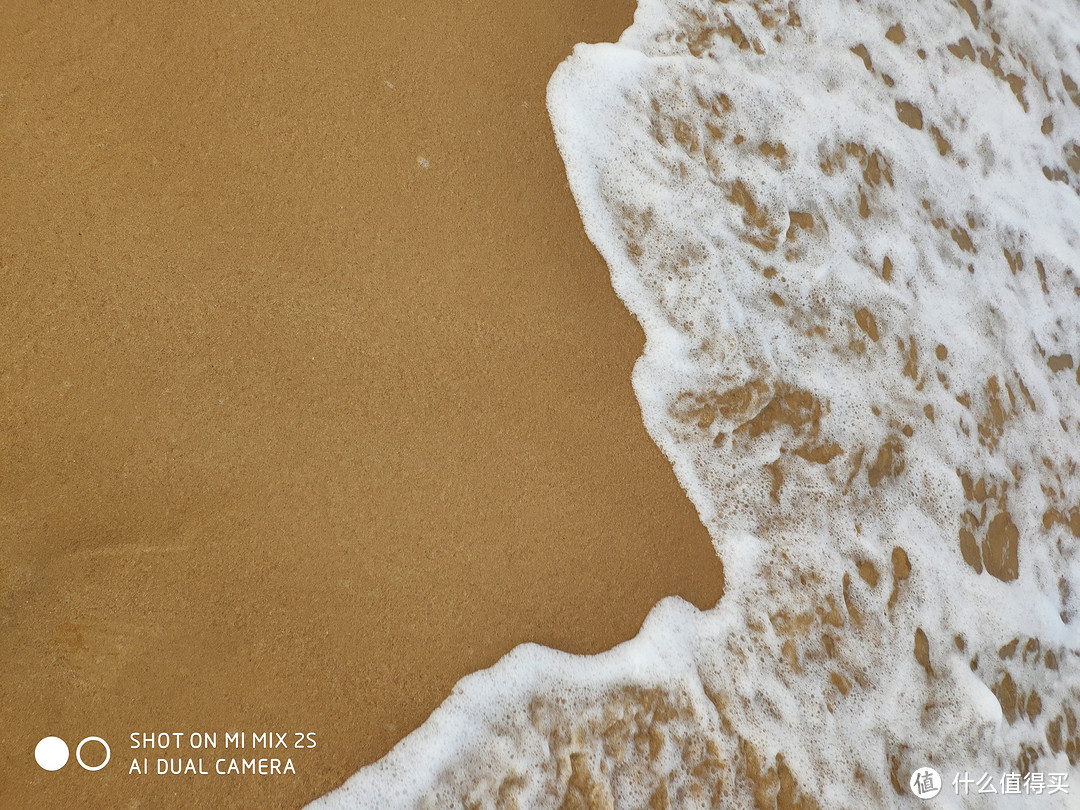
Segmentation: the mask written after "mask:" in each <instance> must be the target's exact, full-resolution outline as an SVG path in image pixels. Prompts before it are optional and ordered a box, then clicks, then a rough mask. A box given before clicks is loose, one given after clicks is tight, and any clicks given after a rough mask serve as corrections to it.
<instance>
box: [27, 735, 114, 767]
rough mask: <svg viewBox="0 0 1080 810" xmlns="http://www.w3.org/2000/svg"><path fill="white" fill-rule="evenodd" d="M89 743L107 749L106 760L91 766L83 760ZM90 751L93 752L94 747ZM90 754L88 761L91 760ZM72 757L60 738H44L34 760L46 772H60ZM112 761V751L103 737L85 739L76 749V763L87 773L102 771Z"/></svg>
mask: <svg viewBox="0 0 1080 810" xmlns="http://www.w3.org/2000/svg"><path fill="white" fill-rule="evenodd" d="M87 743H99V744H100V745H101V747H102V748H104V749H105V758H104V759H102V760H101V762H99V763H97V764H96V765H91V764H89V763H87V761H86V759H83V748H84V747H85V746H86V744H87ZM90 750H91V751H93V747H92V748H91V749H90ZM89 753H90V752H88V756H87V759H89V758H90V756H89ZM70 756H71V752H70V750H69V749H68V745H67V743H66V742H64V741H63V740H62V739H60V738H59V737H43V738H42V739H41V740H40V741H39V742H38V744H37V745H36V746H35V747H34V759H35V760H37V764H38V765H40V766H41V767H42V768H43V769H44V770H46V771H58V770H60V769H61V768H63V767H64V766H65V765H66V764H67V761H68V758H69V757H70ZM110 759H112V749H111V748H109V744H108V743H107V742H105V740H103V739H101V737H84V738H83V739H82V740H81V741H80V742H79V744H78V746H76V748H75V761H76V762H78V763H79V765H80V767H82V769H83V770H85V771H100V770H101V769H102V768H104V767H105V766H106V765H108V764H109V760H110Z"/></svg>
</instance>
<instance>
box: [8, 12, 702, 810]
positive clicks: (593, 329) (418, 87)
mask: <svg viewBox="0 0 1080 810" xmlns="http://www.w3.org/2000/svg"><path fill="white" fill-rule="evenodd" d="M8 8H9V10H8V11H5V14H4V15H3V19H2V20H0V26H2V28H0V53H3V56H2V57H0V348H2V349H3V351H2V352H0V600H2V601H0V752H2V753H0V770H2V772H3V773H4V777H3V780H2V781H0V805H3V806H5V807H23V806H35V807H74V806H80V807H136V806H140V807H155V808H156V807H225V806H234V807H240V806H251V807H255V806H258V807H296V806H298V805H300V804H301V803H303V802H304V801H307V800H309V799H311V798H314V797H315V796H317V795H320V794H321V793H323V792H325V791H327V790H329V789H330V788H332V787H335V786H336V785H338V784H339V783H340V782H341V781H342V780H343V779H344V778H346V777H347V776H348V775H349V774H351V773H352V772H353V771H355V770H356V769H357V768H359V767H360V766H362V765H364V764H365V763H368V762H371V761H373V760H375V759H377V758H378V757H380V756H381V755H382V754H384V753H385V752H386V751H387V750H389V748H390V747H391V746H392V745H393V744H394V743H395V742H396V741H398V740H399V739H400V738H401V737H403V736H404V735H405V734H407V733H408V732H409V731H411V730H412V729H413V728H415V727H416V726H417V725H419V724H420V723H421V722H423V720H424V719H425V718H426V717H427V716H428V714H429V713H430V712H431V711H432V710H433V709H434V708H435V707H436V706H438V704H439V703H440V702H441V701H442V700H443V699H444V698H445V697H446V696H447V695H448V694H449V692H450V690H451V688H452V687H453V685H454V683H455V682H456V681H457V680H458V679H459V678H461V677H462V676H464V675H466V674H468V673H469V672H472V671H474V670H477V669H479V668H482V667H486V666H489V665H490V664H492V663H494V662H495V661H496V660H497V659H498V658H499V657H500V656H501V655H503V654H504V653H506V652H507V651H509V650H510V649H511V648H512V647H513V646H514V645H515V644H518V643H520V642H524V641H536V642H540V643H543V644H547V645H551V646H554V647H558V648H560V649H564V650H570V651H573V652H598V651H600V650H603V649H606V648H608V647H610V646H612V645H614V644H616V643H618V642H619V641H622V640H625V639H627V638H629V637H630V636H632V635H633V634H634V633H635V632H636V631H637V629H638V626H639V625H640V623H641V621H642V619H643V618H644V616H645V614H646V613H647V611H648V610H649V608H650V607H651V606H652V605H653V604H654V603H655V602H656V601H657V600H658V599H660V598H662V597H663V596H665V595H668V594H680V595H682V596H683V597H685V598H687V599H689V600H691V601H692V602H694V603H695V604H697V605H698V606H700V607H707V606H709V605H711V604H713V603H714V602H715V600H716V599H717V598H718V595H719V593H720V591H721V588H722V574H721V571H720V566H719V562H718V561H717V560H716V557H715V555H714V553H713V550H712V547H711V544H710V542H709V538H708V536H707V534H706V532H705V530H704V528H703V527H702V526H701V525H700V523H699V521H698V519H697V516H696V515H695V513H694V510H693V509H692V507H691V506H690V504H689V502H688V501H687V500H686V498H685V496H684V495H683V493H682V492H681V490H680V489H679V486H678V484H677V482H676V480H675V477H674V474H673V473H672V471H671V469H670V466H669V465H668V463H667V461H666V460H665V459H664V458H663V457H662V455H661V454H660V452H659V451H658V450H657V449H656V447H655V446H654V445H653V444H652V442H651V441H650V440H649V438H648V436H647V435H646V433H645V431H644V429H643V427H642V425H641V417H640V412H639V409H638V405H637V403H636V401H635V400H634V396H633V392H632V390H631V386H630V374H631V368H632V366H633V362H634V359H635V358H636V357H637V356H638V354H639V353H640V350H641V344H642V334H641V332H640V330H639V328H638V327H637V325H636V324H635V323H634V321H633V319H632V318H631V316H630V315H629V314H628V313H627V312H626V311H625V310H624V309H623V307H622V305H621V304H620V302H619V301H618V299H617V298H616V296H615V294H614V293H613V292H612V290H611V288H610V282H609V279H608V274H607V270H606V268H605V266H604V264H603V262H602V260H601V259H600V257H599V255H598V254H597V253H596V252H595V251H594V250H593V248H592V247H591V245H590V244H589V243H588V241H587V240H586V237H585V235H584V232H583V230H582V227H581V223H580V220H579V219H578V214H577V211H576V209H575V207H574V203H573V200H572V198H571V196H570V193H569V191H568V189H567V186H566V183H565V178H564V174H563V167H562V164H561V162H560V159H559V155H558V153H557V151H556V149H555V144H554V140H553V138H552V135H551V131H550V125H549V122H548V118H547V113H546V110H545V106H544V92H545V85H546V83H547V80H548V77H549V76H550V74H551V72H552V70H553V69H554V67H555V65H556V64H557V63H558V62H559V61H560V60H561V59H562V58H563V57H564V56H565V55H567V54H568V53H569V52H570V50H571V48H572V46H573V44H574V43H575V42H578V41H600V40H611V39H614V38H615V37H617V36H618V34H619V33H620V32H621V30H622V29H623V28H625V27H626V25H628V24H629V22H630V20H631V17H632V11H633V3H632V2H630V1H629V0H608V1H607V2H604V3H602V4H589V5H588V6H586V7H581V6H580V4H577V3H573V2H570V1H569V0H551V2H544V3H530V4H507V3H499V2H494V1H493V0H483V2H477V3H472V4H468V6H467V8H464V9H457V8H455V7H454V5H453V4H445V3H434V2H422V3H415V2H413V3H404V2H390V3H365V4H362V5H361V7H359V8H357V7H355V6H354V5H353V4H349V3H336V4H335V3H310V2H308V3H302V2H296V1H294V0H290V2H284V3H275V4H272V6H267V5H264V4H239V3H238V4H232V5H231V6H230V7H228V8H222V7H221V6H219V5H218V4H190V5H185V6H183V7H180V6H176V5H173V4H163V5H160V6H159V8H157V9H153V10H152V9H148V8H147V7H146V6H145V4H140V3H132V2H105V3H94V4H63V3H59V4H50V5H48V6H44V7H39V6H38V4H32V3H16V4H9V6H8ZM241 729H242V730H246V731H248V732H249V733H250V732H252V731H266V730H272V731H278V732H314V733H315V734H316V740H317V742H318V747H317V748H316V749H314V750H310V751H300V752H295V751H294V752H291V755H292V756H293V760H294V763H295V768H296V774H295V775H290V776H275V777H270V776H262V777H259V776H255V777H253V776H243V777H240V776H232V777H223V776H216V775H209V776H196V775H192V776H156V775H150V776H141V777H140V776H136V775H129V773H128V770H129V766H130V764H131V760H132V758H133V756H136V755H138V756H139V757H140V758H141V757H143V756H147V757H148V758H149V759H150V762H151V767H153V762H154V759H155V758H156V757H157V756H168V755H169V752H165V753H161V752H156V751H148V752H133V751H130V750H129V749H128V748H127V745H128V744H129V743H128V737H127V735H128V734H130V733H131V732H161V731H166V732H173V731H183V732H191V731H210V732H214V731H216V732H218V733H219V734H223V733H224V732H225V731H231V730H241ZM50 734H55V735H59V736H61V737H63V738H64V739H66V740H67V741H68V742H69V744H72V747H74V745H73V743H74V742H76V741H78V740H79V739H81V738H82V737H85V736H87V735H91V734H93V735H98V736H101V737H104V738H106V739H107V740H109V741H110V743H112V746H113V761H112V763H110V765H109V766H108V767H107V768H106V769H105V770H103V771H101V772H99V773H94V774H92V773H87V772H85V771H82V770H81V769H80V768H78V767H77V766H76V765H75V764H74V761H72V762H71V763H69V765H68V766H67V767H65V768H64V769H62V770H60V771H57V772H55V773H48V772H46V771H43V770H40V769H38V768H37V766H36V765H35V764H34V762H33V758H32V751H33V748H34V745H35V744H36V742H37V741H38V740H39V739H40V738H41V737H43V736H46V735H50ZM73 753H74V752H73ZM245 753H246V754H248V755H250V752H245ZM191 754H192V752H190V751H187V750H185V751H183V752H182V754H181V755H183V756H189V755H191ZM176 755H177V754H176V753H175V752H172V756H176ZM217 755H220V753H219V754H217ZM274 755H276V756H283V754H282V752H277V753H276V754H274ZM213 756H214V754H210V755H209V756H208V757H207V762H208V763H211V762H212V759H213Z"/></svg>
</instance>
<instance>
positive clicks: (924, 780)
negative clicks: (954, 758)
mask: <svg viewBox="0 0 1080 810" xmlns="http://www.w3.org/2000/svg"><path fill="white" fill-rule="evenodd" d="M910 785H911V792H912V793H914V794H915V795H916V796H918V797H919V798H920V799H932V798H934V797H935V796H937V795H938V794H939V793H940V792H941V774H940V773H938V772H937V771H935V770H934V769H933V768H931V767H929V766H923V767H922V768H919V770H917V771H915V773H913V774H912V775H911V782H910Z"/></svg>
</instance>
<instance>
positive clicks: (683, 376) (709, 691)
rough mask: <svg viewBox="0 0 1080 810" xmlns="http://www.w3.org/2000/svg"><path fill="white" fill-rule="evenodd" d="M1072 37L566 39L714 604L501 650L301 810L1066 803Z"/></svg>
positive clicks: (1072, 477)
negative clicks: (954, 779) (960, 783)
mask: <svg viewBox="0 0 1080 810" xmlns="http://www.w3.org/2000/svg"><path fill="white" fill-rule="evenodd" d="M1077 41H1080V13H1078V11H1077V7H1076V5H1075V3H1070V2H1064V1H1062V2H1045V3H1040V4H1038V5H1033V4H1024V3H1020V2H1018V0H1013V1H1012V2H1002V0H998V1H997V2H994V3H993V4H991V3H989V2H981V3H978V4H977V3H975V2H974V0H960V2H959V4H958V5H949V4H930V3H918V4H909V3H896V2H889V1H888V0H878V1H877V2H871V1H870V0H865V1H864V2H847V3H843V4H842V9H841V8H839V7H838V6H837V4H836V3H825V2H812V1H811V0H807V2H801V3H800V2H770V1H769V0H759V1H758V2H748V1H747V0H731V2H721V3H713V2H695V1H694V0H642V2H641V3H640V4H639V7H638V10H637V13H636V15H635V20H634V25H633V26H632V27H631V28H630V29H628V30H627V31H626V32H625V33H624V34H623V36H622V38H621V39H620V41H619V42H618V43H615V44H602V45H579V46H577V47H576V48H575V49H574V53H573V55H572V56H571V57H570V58H569V59H567V60H566V61H565V62H564V63H563V64H562V65H560V66H559V68H558V70H557V71H556V72H555V75H554V76H553V77H552V79H551V83H550V85H549V88H548V108H549V112H550V115H551V119H552V123H553V126H554V129H555V134H556V139H557V142H558V145H559V149H560V152H561V153H562V156H563V159H564V161H565V164H566V169H567V177H568V179H569V182H570V185H571V189H572V190H573V193H574V196H575V199H576V201H577V204H578V207H579V210H580V212H581V216H582V220H583V222H584V224H585V227H586V231H587V232H588V234H589V237H590V239H592V241H593V242H594V243H595V244H596V246H597V248H598V249H599V250H600V252H601V253H602V255H603V256H604V258H605V260H606V261H607V263H608V266H609V268H610V270H611V277H612V283H613V285H614V287H615V290H616V292H617V293H618V294H619V296H620V297H621V298H622V299H623V301H624V302H625V303H626V305H627V307H628V308H629V309H630V310H631V311H632V312H633V313H634V315H635V316H636V317H637V318H638V319H639V321H640V322H641V324H642V326H643V328H644V330H645V333H646V336H647V344H646V347H645V351H644V354H643V356H642V357H641V358H640V360H639V361H638V363H637V366H636V367H635V370H634V375H633V385H634V390H635V392H636V394H637V396H638V399H639V401H640V403H641V407H642V415H643V419H644V422H645V425H646V428H647V429H648V431H649V433H650V435H651V436H652V437H653V439H654V440H655V441H656V442H657V444H658V445H659V446H660V447H661V448H662V449H663V451H664V452H665V454H666V455H667V457H668V458H669V459H670V460H671V463H672V465H673V466H674V468H675V472H676V474H677V476H678V478H679V480H680V482H681V483H682V484H683V486H684V487H685V489H686V491H687V492H688V494H689V496H690V498H691V499H692V501H693V502H694V504H695V506H696V507H697V509H698V511H699V514H700V515H701V518H702V520H703V521H704V523H705V525H706V527H707V528H708V530H709V532H710V534H711V536H712V538H713V540H714V543H715V545H716V548H717V551H718V553H719V554H720V556H721V557H722V558H723V560H724V563H725V574H726V581H727V592H726V594H725V596H724V598H723V599H722V600H721V602H720V604H719V605H718V606H717V607H716V608H715V609H713V610H712V611H708V612H705V613H699V612H697V611H696V610H694V609H693V608H691V607H689V606H687V605H686V604H684V603H681V602H679V601H678V600H665V601H664V602H662V603H661V604H660V605H658V606H657V608H656V609H655V610H654V611H653V613H652V614H651V615H650V618H649V620H648V621H647V622H646V624H645V626H644V627H643V628H642V631H641V633H640V634H639V636H638V637H637V638H635V639H634V640H632V641H631V642H628V643H627V644H625V645H621V646H620V647H618V648H616V649H614V650H612V651H611V652H609V653H606V654H604V655H600V656H596V657H592V658H575V657H572V656H566V655H563V654H560V653H556V652H553V651H550V650H545V649H542V648H539V647H535V646H531V645H526V646H525V647H522V648H519V649H517V650H515V651H514V652H513V653H511V654H510V655H508V656H507V657H506V658H505V659H503V660H502V661H500V662H499V664H498V665H496V666H495V667H494V668H492V669H491V670H488V671H486V672H482V673H477V674H475V675H473V676H470V677H469V678H466V679H465V680H463V681H462V682H461V683H460V684H459V686H458V688H457V689H456V690H455V693H454V695H453V696H452V697H451V698H450V699H449V700H448V701H447V702H446V704H444V706H443V707H442V708H440V709H439V710H438V711H437V712H435V714H433V715H432V718H431V719H430V720H429V721H428V723H427V724H425V726H424V727H422V728H421V729H420V730H418V731H417V732H416V733H415V734H413V735H411V736H410V737H409V738H407V739H406V740H405V741H404V742H403V743H402V744H401V745H399V746H398V747H397V748H396V749H395V750H394V751H393V752H392V753H391V754H390V755H389V756H388V757H387V758H385V759H384V760H382V761H381V762H379V763H376V764H375V765H373V766H371V767H370V768H366V769H364V770H362V771H361V772H360V773H359V774H357V776H355V777H354V778H353V779H352V780H350V781H349V782H348V783H347V784H346V785H345V786H344V787H343V788H342V789H341V790H340V791H338V792H336V793H334V794H331V795H330V796H329V797H327V798H325V799H324V800H322V801H321V802H319V803H317V804H316V805H315V806H318V807H328V808H329V807H360V806H364V807H367V806H386V807H391V806H394V807H397V806H401V807H414V806H416V807H424V806H442V805H443V804H449V803H455V804H458V803H462V802H464V803H465V804H466V805H467V806H468V805H470V803H473V804H475V806H482V807H489V806H513V804H512V802H516V803H517V806H530V807H531V806H552V807H555V806H589V807H593V806H595V807H630V806H642V805H645V804H648V803H650V802H657V803H659V806H666V805H664V804H663V802H670V803H671V804H673V805H677V806H680V807H699V806H700V807H710V806H728V805H737V806H748V805H757V806H761V803H762V802H764V803H766V804H769V806H772V804H770V802H772V803H775V802H778V801H780V800H781V799H780V797H781V796H783V797H784V799H783V801H786V802H788V803H789V805H790V806H796V805H795V804H794V803H795V802H797V801H802V802H804V804H803V805H802V806H815V805H817V806H823V807H839V806H864V807H865V806H882V805H892V804H895V803H897V802H899V801H900V797H901V796H905V795H909V794H908V792H907V791H908V787H907V785H908V780H909V777H910V775H911V773H912V772H913V771H914V770H915V769H916V768H919V767H921V766H923V765H931V766H932V767H934V768H936V769H937V770H938V771H939V772H941V773H942V774H944V775H945V776H946V779H948V778H950V777H949V775H950V774H952V773H955V772H964V771H966V772H970V773H976V774H981V773H983V772H988V773H991V774H995V775H1001V774H1005V773H1010V772H1014V773H1019V774H1026V773H1029V772H1044V773H1045V772H1064V773H1068V774H1070V775H1071V777H1072V781H1073V783H1074V784H1073V790H1074V791H1077V790H1080V784H1076V783H1077V781H1078V779H1077V777H1078V774H1077V767H1076V765H1077V759H1078V757H1080V732H1078V729H1077V716H1078V714H1080V660H1078V656H1080V643H1078V635H1077V632H1076V629H1075V627H1076V625H1075V622H1076V619H1077V615H1076V614H1077V610H1078V606H1080V605H1078V601H1077V598H1078V592H1080V558H1078V555H1077V546H1078V538H1080V476H1078V475H1077V463H1078V460H1080V387H1078V386H1080V368H1078V366H1080V317H1078V316H1080V276H1078V272H1080V89H1078V87H1077V82H1078V80H1080V49H1078V48H1077V46H1076V44H1075V43H1076V42H1077ZM995 778H996V777H995ZM952 791H953V788H952V787H951V786H950V785H947V786H946V788H945V790H944V791H943V794H942V799H944V800H946V801H948V800H953V801H955V802H959V804H960V805H963V806H966V805H968V804H969V803H973V802H975V801H976V798H977V797H975V796H969V797H967V798H965V797H963V796H960V797H957V796H955V793H953V794H952V795H951V797H950V792H952ZM1028 798H1030V799H1031V800H1033V801H1037V802H1039V803H1040V806H1054V805H1055V802H1060V805H1058V806H1066V803H1067V802H1068V796H1066V795H1062V794H1058V795H1056V796H1053V797H1051V796H1048V795H1042V796H1039V797H1035V796H1030V797H1028ZM939 800H940V799H939ZM575 801H576V802H578V804H574V802H575ZM567 802H569V804H567Z"/></svg>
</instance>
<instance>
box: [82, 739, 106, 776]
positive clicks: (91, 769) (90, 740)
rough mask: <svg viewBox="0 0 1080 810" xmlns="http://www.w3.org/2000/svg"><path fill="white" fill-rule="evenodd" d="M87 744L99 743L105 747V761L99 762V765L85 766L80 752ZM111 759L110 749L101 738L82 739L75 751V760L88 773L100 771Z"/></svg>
mask: <svg viewBox="0 0 1080 810" xmlns="http://www.w3.org/2000/svg"><path fill="white" fill-rule="evenodd" d="M88 742H99V743H101V744H102V745H103V746H105V759H103V760H101V763H100V764H99V765H87V764H86V763H85V762H83V758H82V750H83V746H84V745H86V744H87V743H88ZM111 757H112V749H111V748H109V744H108V743H107V742H105V741H104V740H103V739H101V737H84V738H83V740H82V742H80V743H79V747H78V748H76V749H75V759H76V760H77V761H78V763H79V764H80V765H82V766H83V768H84V769H86V770H88V771H100V770H101V769H102V768H104V767H105V766H106V765H108V764H109V759H110V758H111Z"/></svg>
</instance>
